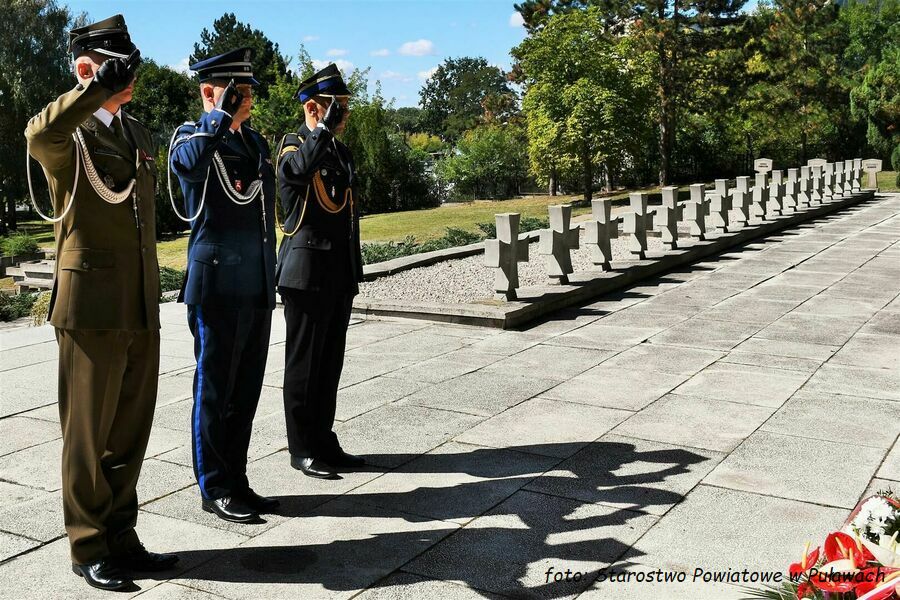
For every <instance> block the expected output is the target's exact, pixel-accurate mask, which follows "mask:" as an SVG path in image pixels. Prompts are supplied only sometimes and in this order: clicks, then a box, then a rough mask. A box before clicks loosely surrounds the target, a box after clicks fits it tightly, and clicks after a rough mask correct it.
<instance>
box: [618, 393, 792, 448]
mask: <svg viewBox="0 0 900 600" xmlns="http://www.w3.org/2000/svg"><path fill="white" fill-rule="evenodd" d="M774 410H775V409H774V408H770V407H765V406H754V405H750V404H739V403H736V402H721V401H719V400H713V399H709V398H702V397H694V396H681V395H678V394H669V395H667V396H664V397H662V398H660V399H659V400H657V401H656V402H654V403H653V404H651V405H650V406H648V407H647V408H645V409H644V410H642V411H640V412H639V413H637V414H635V415H634V416H632V417H631V418H629V419H628V420H627V421H625V422H624V423H622V424H621V425H619V426H618V427H616V429H615V430H614V433H617V434H621V435H625V436H631V437H635V438H641V439H645V440H654V441H657V442H665V443H669V444H676V445H682V446H690V447H693V448H705V449H707V450H716V451H719V452H730V451H732V450H734V449H735V448H736V447H737V446H738V444H740V443H741V442H742V441H744V440H745V439H746V438H747V437H748V436H749V435H750V434H751V433H753V432H754V431H756V429H757V428H758V427H759V426H760V425H762V424H763V423H764V422H765V421H766V419H768V418H769V417H770V416H772V413H773V412H774ZM676 423H677V425H675V426H673V424H676Z"/></svg>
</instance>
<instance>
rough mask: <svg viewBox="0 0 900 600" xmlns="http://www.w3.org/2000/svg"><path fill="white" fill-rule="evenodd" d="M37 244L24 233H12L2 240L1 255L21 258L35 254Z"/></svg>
mask: <svg viewBox="0 0 900 600" xmlns="http://www.w3.org/2000/svg"><path fill="white" fill-rule="evenodd" d="M37 249H38V243H37V240H35V239H34V238H33V237H31V236H30V235H28V233H26V232H24V231H23V232H20V233H14V234H13V235H11V236H9V237H8V238H6V239H4V240H3V254H4V255H5V256H22V255H25V254H34V253H35V252H37Z"/></svg>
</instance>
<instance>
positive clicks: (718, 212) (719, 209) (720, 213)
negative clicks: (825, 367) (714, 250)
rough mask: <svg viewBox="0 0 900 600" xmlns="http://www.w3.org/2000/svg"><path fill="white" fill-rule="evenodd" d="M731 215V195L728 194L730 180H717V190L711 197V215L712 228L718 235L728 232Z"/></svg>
mask: <svg viewBox="0 0 900 600" xmlns="http://www.w3.org/2000/svg"><path fill="white" fill-rule="evenodd" d="M730 213H731V195H730V194H729V193H728V180H727V179H716V188H715V191H714V192H713V193H711V194H710V196H709V214H710V217H711V218H712V226H713V228H714V229H715V230H716V232H717V233H727V232H728V223H729V221H728V215H729V214H730Z"/></svg>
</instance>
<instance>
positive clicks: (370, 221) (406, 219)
mask: <svg viewBox="0 0 900 600" xmlns="http://www.w3.org/2000/svg"><path fill="white" fill-rule="evenodd" d="M866 177H867V176H866V175H865V174H863V183H864V184H865V181H866V179H865V178H866ZM896 177H897V173H896V172H895V171H884V172H882V173H879V174H878V187H879V188H880V189H881V190H882V191H885V192H897V191H900V189H898V187H897V185H896ZM681 189H682V190H685V189H687V187H686V186H685V187H682V188H681ZM640 191H642V192H648V193H650V192H657V191H659V188H657V187H650V188H644V189H642V190H640ZM580 197H581V196H580V195H578V196H571V195H569V196H532V197H528V198H516V199H514V200H477V201H474V202H465V203H457V204H445V205H444V206H440V207H438V208H429V209H425V210H410V211H404V212H395V213H384V214H379V215H369V216H366V217H363V218H362V222H361V227H360V229H361V234H362V239H363V241H364V242H375V241H378V242H387V241H401V240H403V239H404V238H406V237H407V236H410V235H411V236H413V237H415V238H416V240H417V241H419V242H423V241H426V240H430V239H434V238H438V237H441V236H442V235H444V233H445V232H446V230H447V228H448V227H456V228H459V229H465V230H468V231H477V230H478V228H477V227H476V224H477V223H484V222H491V221H493V220H494V215H495V214H497V213H503V212H517V213H521V215H522V216H523V217H524V216H530V217H543V216H546V214H547V207H548V206H549V205H551V204H565V203H566V202H571V201H573V200H577V199H578V198H580ZM627 197H628V191H624V192H620V193H616V194H615V195H613V196H611V198H612V199H613V200H621V199H625V198H627ZM572 212H573V215H581V214H585V213H588V212H590V207H589V206H576V207H575V209H574V210H573V211H572ZM19 225H20V229H22V230H24V231H27V232H28V233H29V234H31V235H32V236H34V237H35V238H36V239H37V241H38V244H40V245H41V246H49V247H52V246H53V245H54V242H53V226H52V225H50V224H49V223H45V222H44V221H40V220H32V221H22V222H20V224H19ZM277 234H278V241H279V243H280V242H281V237H282V236H281V232H280V231H279V232H277ZM187 240H188V234H187V233H186V232H185V233H183V234H180V235H178V236H176V237H173V238H170V239H166V240H162V241H160V242H159V243H158V244H157V252H158V255H159V264H160V266H164V267H174V268H178V269H183V268H184V265H185V259H186V254H187ZM0 281H2V280H0Z"/></svg>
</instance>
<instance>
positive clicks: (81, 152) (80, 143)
mask: <svg viewBox="0 0 900 600" xmlns="http://www.w3.org/2000/svg"><path fill="white" fill-rule="evenodd" d="M72 139H73V140H74V141H75V148H74V152H75V178H74V181H73V182H72V192H71V193H70V195H69V203H68V204H67V205H66V208H65V210H63V213H62V214H61V215H59V216H58V217H55V218H54V217H49V216H47V215H45V214H44V213H43V211H41V209H40V208H38V205H37V201H36V200H35V198H34V188H33V187H32V184H31V148H30V145H29V144H27V143H26V145H25V171H26V174H27V176H28V194H29V196H31V205H32V206H33V207H34V210H35V212H37V214H38V215H39V216H40V217H41V218H42V219H44V220H45V221H48V222H50V223H59V222H60V221H62V220H63V218H65V216H66V215H67V214H68V213H69V210H71V208H72V205H73V203H74V202H75V192H76V191H77V190H78V178H79V175H80V174H81V164H82V163H84V172H85V175H86V176H87V179H88V183H90V184H91V187H92V188H94V191H95V192H96V193H97V195H98V196H99V197H100V198H101V199H102V200H103V201H104V202H107V203H108V204H121V203H122V202H124V201H125V200H126V199H127V198H128V197H129V196H130V195H131V194H132V191H133V190H134V184H135V182H136V177H132V179H131V181H129V182H128V185H127V186H126V187H125V189H124V190H122V191H121V192H114V191H113V190H112V189H110V188H109V187H108V186H107V185H106V184H105V183H103V180H102V179H100V175H99V174H98V173H97V169H96V167H94V162H93V161H92V160H91V155H90V153H89V152H88V148H87V143H86V142H85V141H84V135H82V133H81V128H80V127H79V128H78V129H76V130H75V133H73V134H72ZM134 154H135V162H134V168H135V174H137V169H138V168H140V154H139V153H138V152H137V151H135V153H134Z"/></svg>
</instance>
